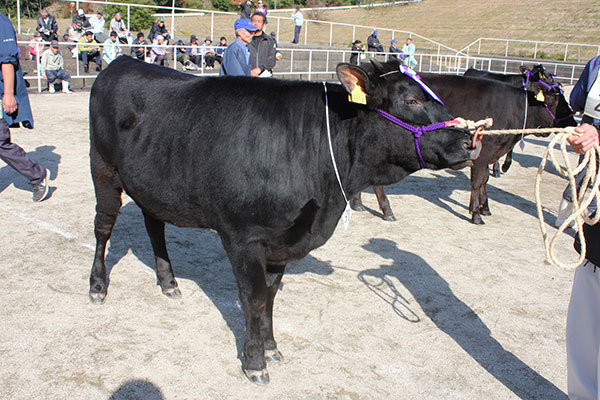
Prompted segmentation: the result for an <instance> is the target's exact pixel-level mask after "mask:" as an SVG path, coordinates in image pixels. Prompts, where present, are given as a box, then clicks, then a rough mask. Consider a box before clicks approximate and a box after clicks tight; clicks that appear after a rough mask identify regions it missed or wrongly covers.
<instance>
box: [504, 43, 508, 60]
mask: <svg viewBox="0 0 600 400" xmlns="http://www.w3.org/2000/svg"><path fill="white" fill-rule="evenodd" d="M504 57H508V40H507V41H506V50H505V51H504Z"/></svg>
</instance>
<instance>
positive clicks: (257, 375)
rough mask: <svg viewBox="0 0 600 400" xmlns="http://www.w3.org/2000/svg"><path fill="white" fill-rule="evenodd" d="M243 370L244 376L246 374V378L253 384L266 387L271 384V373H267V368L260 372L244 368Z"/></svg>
mask: <svg viewBox="0 0 600 400" xmlns="http://www.w3.org/2000/svg"><path fill="white" fill-rule="evenodd" d="M242 370H243V371H244V374H246V377H247V378H248V379H249V380H250V382H252V383H255V384H257V385H260V386H264V385H267V384H268V383H269V372H268V371H267V369H266V368H265V369H263V370H261V371H258V370H255V369H244V368H242Z"/></svg>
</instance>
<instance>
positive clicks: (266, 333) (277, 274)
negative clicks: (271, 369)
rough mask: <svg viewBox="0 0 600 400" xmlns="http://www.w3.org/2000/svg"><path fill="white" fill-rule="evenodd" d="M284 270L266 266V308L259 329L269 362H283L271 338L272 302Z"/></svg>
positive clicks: (274, 266)
mask: <svg viewBox="0 0 600 400" xmlns="http://www.w3.org/2000/svg"><path fill="white" fill-rule="evenodd" d="M284 270H285V265H270V264H267V272H266V281H267V307H266V308H265V312H264V313H263V315H262V318H261V320H260V329H261V334H262V337H263V340H264V343H265V359H266V360H267V361H270V362H281V361H283V355H282V354H281V352H280V351H279V349H277V343H276V342H275V337H274V336H273V302H274V300H275V296H276V295H277V291H278V290H279V284H280V283H281V278H282V277H283V272H284Z"/></svg>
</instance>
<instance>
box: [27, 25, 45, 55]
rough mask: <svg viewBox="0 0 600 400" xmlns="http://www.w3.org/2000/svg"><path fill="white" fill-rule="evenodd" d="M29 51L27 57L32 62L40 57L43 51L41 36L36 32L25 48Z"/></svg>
mask: <svg viewBox="0 0 600 400" xmlns="http://www.w3.org/2000/svg"><path fill="white" fill-rule="evenodd" d="M27 47H28V49H29V56H30V57H31V59H32V60H35V59H36V58H37V57H39V56H41V55H42V50H43V49H44V41H43V40H42V34H41V33H39V32H38V31H35V32H33V38H32V39H31V40H30V41H29V45H28V46H27Z"/></svg>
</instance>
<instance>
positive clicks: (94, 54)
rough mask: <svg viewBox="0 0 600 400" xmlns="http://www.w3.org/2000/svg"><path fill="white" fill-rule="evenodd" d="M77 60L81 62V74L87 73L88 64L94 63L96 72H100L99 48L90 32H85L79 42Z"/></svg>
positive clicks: (100, 58)
mask: <svg viewBox="0 0 600 400" xmlns="http://www.w3.org/2000/svg"><path fill="white" fill-rule="evenodd" d="M78 50H79V59H80V60H81V61H83V72H85V73H87V72H89V62H90V61H95V62H96V71H101V70H102V57H101V56H100V48H99V46H98V42H96V40H94V34H93V33H92V31H86V32H85V34H84V35H83V37H82V38H81V39H80V40H79V46H78Z"/></svg>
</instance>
